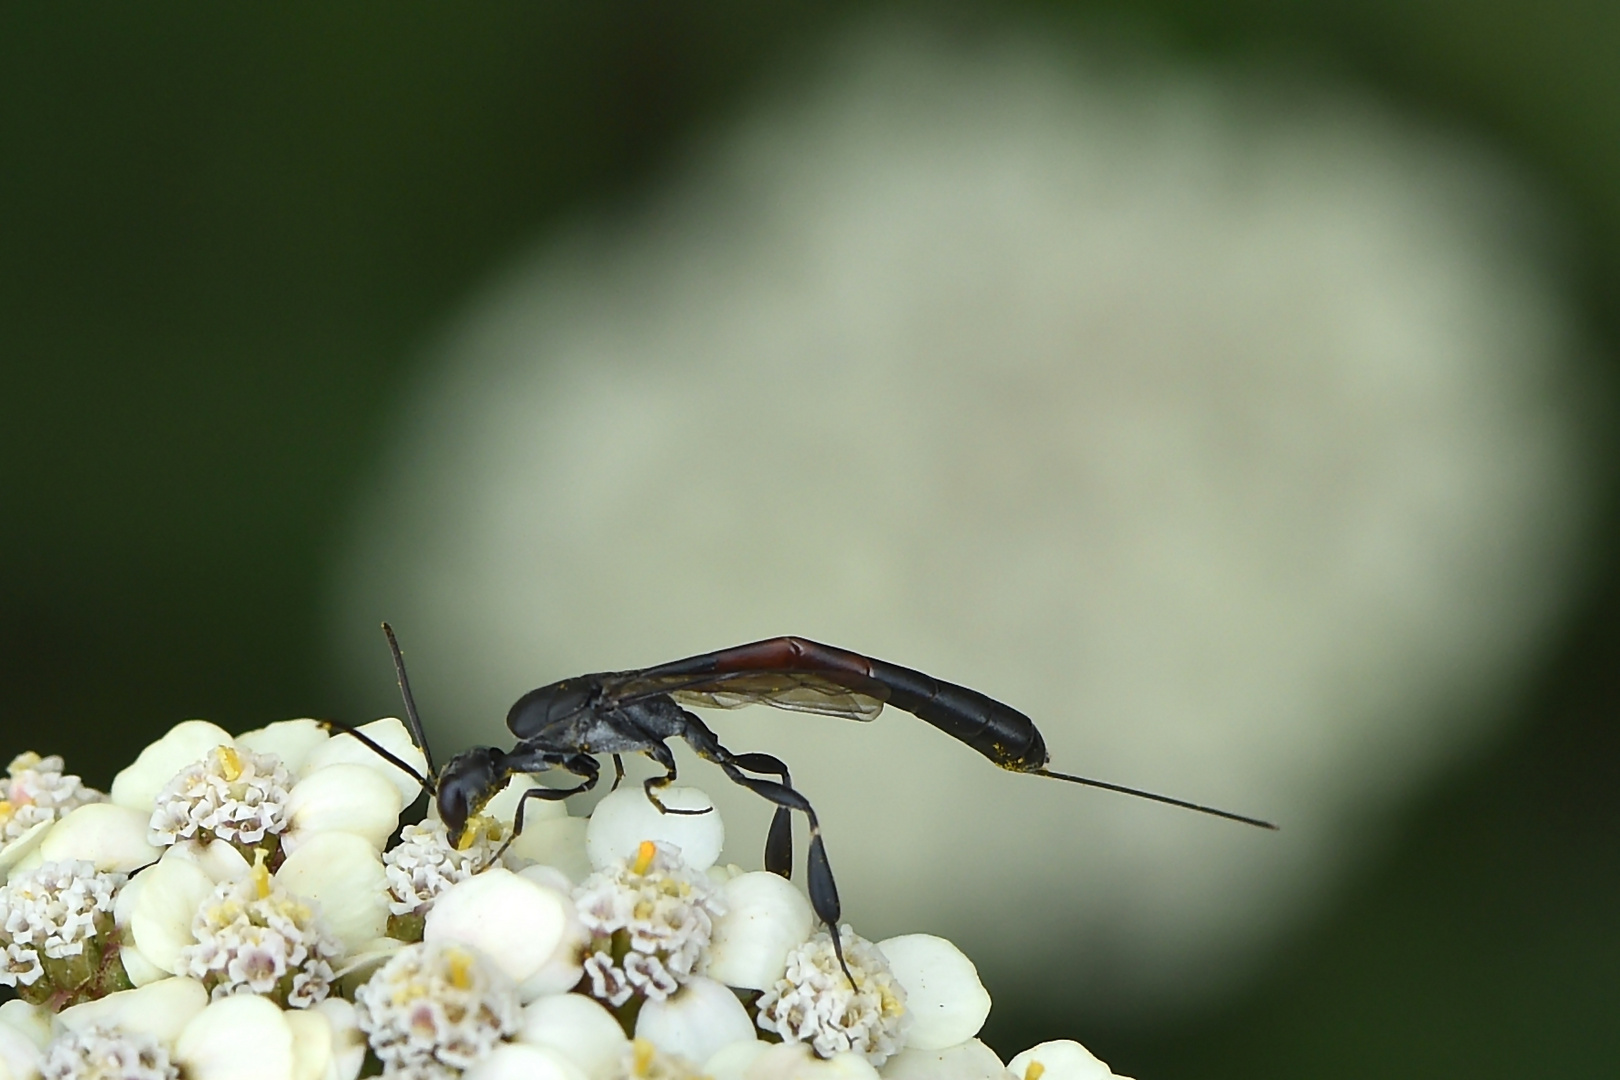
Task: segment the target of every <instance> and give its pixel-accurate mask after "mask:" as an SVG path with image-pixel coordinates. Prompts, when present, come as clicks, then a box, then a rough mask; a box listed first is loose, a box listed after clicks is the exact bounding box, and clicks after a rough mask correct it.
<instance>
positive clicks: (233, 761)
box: [219, 746, 242, 784]
mask: <svg viewBox="0 0 1620 1080" xmlns="http://www.w3.org/2000/svg"><path fill="white" fill-rule="evenodd" d="M219 771H220V773H221V774H223V775H224V777H225V782H226V783H227V784H234V783H235V782H236V781H237V778H238V777H240V776H241V775H242V755H241V754H238V753H237V752H236V747H234V746H222V747H220V748H219Z"/></svg>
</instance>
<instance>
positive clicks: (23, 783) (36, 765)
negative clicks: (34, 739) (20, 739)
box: [0, 751, 107, 881]
mask: <svg viewBox="0 0 1620 1080" xmlns="http://www.w3.org/2000/svg"><path fill="white" fill-rule="evenodd" d="M62 769H63V762H62V759H61V758H60V757H58V756H56V755H54V754H53V755H51V756H50V757H40V756H39V755H38V754H36V753H33V752H32V751H30V752H28V753H24V754H18V755H17V756H16V757H14V758H12V759H11V764H10V765H8V766H6V775H5V777H4V778H3V779H0V881H4V880H5V873H6V871H7V870H8V869H9V868H10V867H11V866H13V865H14V864H15V863H16V862H17V861H18V860H20V859H21V858H22V857H23V856H24V855H26V854H28V852H29V851H30V850H32V849H33V848H34V847H35V846H36V845H37V844H38V843H39V842H40V840H41V839H43V837H44V835H45V832H46V830H47V829H48V828H49V826H50V824H51V823H52V822H54V821H56V820H57V819H58V818H61V817H63V816H65V815H66V814H68V813H69V812H71V811H73V810H74V809H76V808H78V807H80V806H84V805H86V804H88V803H96V802H105V801H106V799H107V796H106V795H103V794H102V793H101V792H99V791H96V790H95V789H94V788H88V787H85V786H84V784H83V783H82V782H81V781H80V780H79V778H78V777H77V776H72V775H67V774H64V773H63V772H62Z"/></svg>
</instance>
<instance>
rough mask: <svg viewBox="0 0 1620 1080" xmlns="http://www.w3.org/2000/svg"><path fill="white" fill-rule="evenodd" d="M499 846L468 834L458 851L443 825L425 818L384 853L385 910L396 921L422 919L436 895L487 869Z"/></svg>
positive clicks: (402, 832) (403, 831) (483, 835)
mask: <svg viewBox="0 0 1620 1080" xmlns="http://www.w3.org/2000/svg"><path fill="white" fill-rule="evenodd" d="M498 846H499V844H498V842H497V841H496V840H494V839H493V838H491V837H490V836H489V835H488V834H487V833H486V832H484V831H482V830H480V831H479V832H477V833H473V834H471V842H470V843H468V844H467V846H466V847H462V848H458V847H456V846H455V845H454V844H452V843H450V835H449V832H448V831H447V830H446V829H445V827H444V823H443V822H441V821H439V820H438V819H436V818H428V819H426V820H424V821H423V822H421V823H420V824H417V825H407V826H405V827H404V828H403V829H401V830H400V834H399V843H397V844H395V845H394V846H393V847H392V848H390V849H389V850H388V851H387V852H385V853H384V854H383V870H384V872H385V873H386V874H387V875H388V911H389V914H391V915H393V916H395V917H396V918H404V917H412V918H425V917H426V916H427V913H428V910H429V909H430V908H431V907H432V906H433V902H434V901H435V900H436V899H438V897H439V894H440V893H442V892H444V891H445V890H446V889H448V888H449V887H450V886H452V885H454V884H456V883H457V882H459V881H466V880H467V879H468V878H470V877H472V876H473V875H474V874H476V873H478V871H480V870H482V869H484V867H486V866H488V865H489V863H490V860H492V859H493V858H494V857H495V851H496V849H497V848H498Z"/></svg>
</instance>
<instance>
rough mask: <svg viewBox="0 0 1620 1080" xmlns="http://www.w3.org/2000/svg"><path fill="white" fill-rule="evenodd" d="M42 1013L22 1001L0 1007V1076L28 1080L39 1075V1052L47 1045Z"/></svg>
mask: <svg viewBox="0 0 1620 1080" xmlns="http://www.w3.org/2000/svg"><path fill="white" fill-rule="evenodd" d="M41 1012H42V1010H39V1009H36V1008H35V1007H34V1006H32V1005H29V1004H27V1003H26V1002H22V1001H15V1000H13V1001H8V1002H6V1003H4V1004H3V1005H0V1076H3V1077H7V1078H9V1080H32V1078H33V1077H35V1076H37V1075H38V1074H39V1062H40V1057H41V1054H42V1051H43V1050H44V1048H45V1046H46V1045H47V1044H48V1043H49V1042H50V1036H51V1029H50V1022H49V1021H46V1020H43V1018H42V1017H41V1015H40V1014H41Z"/></svg>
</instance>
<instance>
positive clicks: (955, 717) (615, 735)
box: [332, 623, 1277, 982]
mask: <svg viewBox="0 0 1620 1080" xmlns="http://www.w3.org/2000/svg"><path fill="white" fill-rule="evenodd" d="M383 631H384V633H385V634H386V635H387V637H388V644H389V648H390V650H391V651H392V653H393V658H394V670H395V673H396V675H397V676H398V679H399V687H400V692H401V694H402V696H403V698H404V703H405V713H406V718H407V719H408V721H409V723H410V728H411V734H412V736H413V737H414V738H415V739H416V741H417V745H418V746H419V748H420V749H421V750H422V753H423V755H424V757H426V758H427V761H428V771H429V775H428V776H425V777H424V776H421V775H420V774H417V773H416V770H414V769H412V768H410V766H409V765H407V764H406V763H405V762H404V761H401V760H400V759H399V758H397V757H396V756H394V755H393V754H391V753H389V752H388V751H387V750H385V749H383V748H382V747H380V746H378V745H376V744H375V743H374V742H372V741H371V740H370V739H368V738H366V737H365V736H364V735H362V734H360V733H359V732H354V731H350V733H351V734H354V735H357V736H358V737H360V738H361V740H362V741H364V742H366V743H367V744H368V745H370V746H371V748H372V749H373V750H376V751H377V752H378V753H379V754H381V755H383V756H384V757H385V758H387V759H388V760H389V761H391V762H392V763H393V764H395V765H397V766H399V767H401V768H403V769H405V770H406V771H407V772H409V773H412V774H413V775H416V776H417V778H418V779H419V780H420V781H421V783H422V786H423V788H424V790H426V791H428V792H429V793H431V794H432V795H433V797H434V798H435V800H436V802H437V807H438V811H439V817H440V819H441V820H442V821H443V822H444V824H445V828H446V830H447V831H448V833H449V836H450V840H451V842H452V843H455V844H458V845H459V844H460V843H461V842H462V841H463V838H464V836H465V835H466V829H467V824H468V822H469V821H470V820H472V819H473V818H474V817H475V816H476V815H477V814H478V813H479V811H480V810H482V809H483V806H484V804H485V803H487V802H488V801H489V800H490V799H491V798H493V797H494V796H495V795H496V794H497V793H498V792H500V791H501V789H502V788H504V787H505V786H506V784H507V783H508V781H510V780H511V778H512V777H513V776H516V775H517V774H519V773H527V774H536V773H544V772H550V771H552V770H556V769H561V770H563V771H564V772H567V773H569V774H571V775H572V776H573V777H575V778H576V779H577V780H578V781H579V783H578V784H576V785H575V786H573V787H569V788H552V787H532V788H529V789H528V790H527V791H525V792H524V794H523V797H522V798H521V799H520V800H519V802H518V806H517V814H516V818H515V820H514V821H513V830H512V835H513V836H516V835H517V834H518V833H520V832H522V831H523V808H524V806H525V805H526V804H527V803H528V801H529V800H530V799H541V800H546V801H556V800H561V799H566V798H568V797H570V796H572V795H578V794H581V793H582V792H586V791H589V790H591V789H592V788H593V787H595V786H596V784H597V781H598V779H599V777H600V773H601V764H600V762H599V760H598V756H599V755H602V756H608V757H611V758H612V760H613V763H614V769H615V779H614V786H617V785H618V783H619V781H620V780H622V779H623V777H624V764H623V755H625V754H645V755H647V756H648V757H649V758H651V759H652V760H653V761H654V762H655V763H657V764H658V765H660V766H662V767H663V770H664V771H663V774H662V775H659V776H653V777H650V778H648V779H647V780H646V781H645V782H644V787H645V790H646V793H647V798H648V799H649V800H651V801H652V803H653V805H654V806H656V807H657V808H658V809H659V811H660V812H663V813H669V814H701V813H707V812H708V810H706V809H705V810H681V809H677V808H675V807H666V806H665V805H664V804H663V803H662V802H661V801H659V798H658V793H659V791H660V790H661V789H663V788H665V787H668V786H669V785H670V784H671V783H673V782H674V780H675V775H676V770H675V756H674V754H673V753H672V752H671V750H670V747H669V740H670V739H675V738H679V739H682V740H684V741H685V743H686V744H687V745H688V746H689V747H691V748H692V750H693V751H694V752H696V754H697V755H698V757H700V758H702V759H704V760H705V761H710V762H713V763H714V764H715V765H717V766H719V767H720V769H721V771H723V772H724V773H725V774H726V776H727V777H729V778H730V779H731V780H732V781H734V782H735V783H738V784H741V785H742V786H743V787H745V788H748V789H749V790H750V791H753V792H755V793H756V794H758V795H760V796H762V797H763V798H764V799H766V800H767V801H768V802H770V803H773V804H774V805H775V806H776V811H775V814H774V816H773V817H772V820H771V828H770V832H769V833H768V834H767V838H766V842H765V859H764V863H765V869H767V870H769V871H771V872H773V873H777V874H780V875H782V876H783V877H787V876H789V874H790V873H791V870H792V865H793V828H792V815H793V812H794V811H797V812H799V813H801V814H803V815H804V816H805V819H806V820H807V822H808V823H809V827H810V849H809V856H808V858H807V859H806V863H805V868H806V873H807V877H808V879H809V880H808V882H807V884H808V886H809V893H810V904H811V907H812V909H813V910H814V911H815V913H816V917H817V918H818V919H820V920H821V921H822V922H823V923H825V924H826V926H827V928H828V931H829V933H830V934H831V937H832V942H833V947H834V949H835V951H836V952H837V954H838V959H839V963H840V965H842V966H844V970H845V973H846V974H847V973H848V970H849V969H848V966H847V965H844V964H843V948H842V946H841V944H840V942H839V932H838V918H839V914H840V910H841V908H840V904H839V900H838V888H837V885H836V884H835V882H834V881H833V874H832V866H831V864H830V863H829V861H828V859H827V850H826V845H825V844H824V843H823V841H822V838H821V824H820V822H819V821H818V819H817V818H816V812H815V809H814V808H813V807H812V806H811V805H810V802H809V800H808V799H806V798H805V797H804V796H803V795H802V794H800V792H799V791H798V790H797V789H795V788H794V786H793V780H792V778H791V776H790V775H789V773H788V767H787V765H786V764H784V763H783V762H782V761H781V760H780V759H778V758H775V757H772V756H771V755H769V754H761V753H743V754H739V753H734V752H732V751H731V750H728V749H727V748H726V747H725V746H723V745H721V743H720V739H719V737H718V736H716V735H715V733H714V732H713V731H711V730H710V729H709V727H708V725H706V724H705V723H704V722H703V721H702V720H701V719H699V718H698V717H697V716H696V715H694V714H693V713H691V712H689V711H688V710H687V708H686V707H687V706H696V707H700V708H701V707H706V708H718V709H736V708H741V707H743V706H745V705H770V706H774V707H775V708H778V709H789V710H792V711H794V712H807V713H820V714H822V715H825V716H839V717H844V718H846V719H849V720H861V721H870V720H873V719H876V717H877V715H878V714H879V713H880V712H881V711H882V710H883V707H884V706H885V705H892V706H894V707H895V708H897V709H901V710H904V711H905V712H908V713H911V714H912V715H913V716H915V717H917V718H918V719H920V720H924V721H926V722H927V723H930V724H932V725H934V726H935V727H937V728H939V729H940V730H941V731H943V732H945V733H946V734H947V735H949V736H951V737H952V738H954V739H957V740H959V741H961V742H963V743H966V744H967V745H968V746H969V747H971V748H973V749H974V750H976V751H978V752H979V753H980V754H983V755H984V756H985V757H987V758H989V759H990V760H991V761H992V762H994V763H995V764H996V765H999V766H1000V767H1001V768H1003V769H1008V770H1011V771H1012V772H1018V773H1029V774H1031V775H1033V776H1045V777H1048V778H1050V779H1053V780H1065V781H1068V782H1069V783H1072V784H1084V785H1086V786H1087V787H1095V788H1103V789H1105V790H1108V791H1117V792H1121V793H1122V794H1125V795H1132V796H1135V797H1137V798H1142V799H1151V800H1153V801H1154V802H1160V803H1167V804H1169V805H1171V806H1179V807H1183V808H1185V809H1188V810H1196V811H1198V812H1199V813H1201V814H1211V815H1213V816H1215V817H1220V818H1226V819H1228V820H1231V821H1238V822H1242V823H1243V824H1245V825H1253V826H1257V827H1259V828H1262V829H1276V828H1277V826H1276V825H1274V824H1272V823H1271V822H1269V821H1262V820H1260V819H1259V818H1253V817H1247V816H1245V815H1243V814H1234V813H1232V812H1231V811H1228V810H1220V809H1217V808H1215V807H1213V806H1204V805H1201V804H1199V803H1193V802H1188V801H1186V800H1184V799H1175V798H1171V797H1170V796H1168V795H1158V794H1154V793H1153V792H1150V791H1142V790H1140V789H1137V788H1131V787H1125V786H1123V785H1121V784H1113V783H1109V782H1107V781H1104V780H1094V779H1091V778H1089V777H1083V776H1073V775H1070V774H1068V773H1060V772H1054V771H1052V770H1050V769H1048V768H1047V767H1046V765H1047V762H1048V760H1049V755H1048V754H1047V751H1046V741H1045V740H1044V739H1042V738H1041V733H1040V731H1039V730H1038V729H1037V728H1036V727H1035V722H1034V721H1033V720H1031V719H1030V718H1029V717H1028V716H1025V715H1024V714H1023V713H1021V712H1019V711H1018V710H1017V709H1015V708H1013V707H1012V706H1011V705H1007V704H1004V703H1002V702H1000V701H997V700H995V699H994V698H991V697H987V696H986V695H984V694H981V693H979V692H978V691H977V690H970V689H968V688H967V687H965V686H957V685H956V684H955V683H948V682H945V681H943V680H941V679H935V678H933V677H931V676H929V675H925V674H923V673H922V672H920V671H914V670H913V669H911V668H906V667H901V666H899V665H898V664H891V663H888V662H886V661H883V660H877V659H874V658H872V657H869V656H862V655H861V654H859V653H855V652H850V651H849V650H848V649H840V648H836V647H834V646H832V645H822V644H820V643H818V642H814V641H811V640H809V639H807V638H802V637H774V638H767V639H766V640H764V641H755V642H751V643H749V644H747V645H737V646H734V647H733V648H729V649H721V650H719V651H717V652H708V653H702V654H700V655H698V656H689V657H687V658H686V659H684V660H673V661H670V662H669V663H667V664H659V665H657V666H656V667H650V668H639V669H637V670H633V671H603V672H598V673H596V674H594V675H580V676H578V677H576V678H571V679H562V680H560V681H558V682H554V683H551V684H550V685H549V686H542V687H540V688H539V689H537V690H531V691H529V692H528V693H527V694H524V695H523V696H522V697H520V698H518V700H517V702H516V703H515V704H513V706H512V708H511V710H510V711H508V713H507V715H506V726H507V727H508V728H509V729H511V732H512V734H513V735H514V736H516V737H517V740H518V743H517V745H516V746H514V747H513V748H512V749H511V750H501V749H499V748H497V747H493V746H479V747H473V748H472V749H470V750H465V751H463V752H461V753H459V754H457V755H456V756H455V757H453V758H451V759H450V760H449V761H448V762H447V763H446V764H445V766H444V768H443V769H442V770H435V769H434V767H433V763H432V760H433V759H432V757H431V755H429V754H428V749H427V739H426V737H425V736H424V734H423V730H422V724H421V721H420V719H419V718H418V716H417V713H416V704H415V702H414V700H413V699H412V696H411V690H410V681H409V680H408V679H407V678H406V675H405V660H404V656H403V655H402V654H401V652H400V648H399V643H398V641H397V640H396V639H395V637H394V632H393V630H392V628H390V627H389V626H388V624H387V623H384V624H383ZM332 726H334V727H340V726H341V725H336V724H334V725H332ZM508 843H510V840H508ZM851 981H852V982H853V979H852V980H851Z"/></svg>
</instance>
